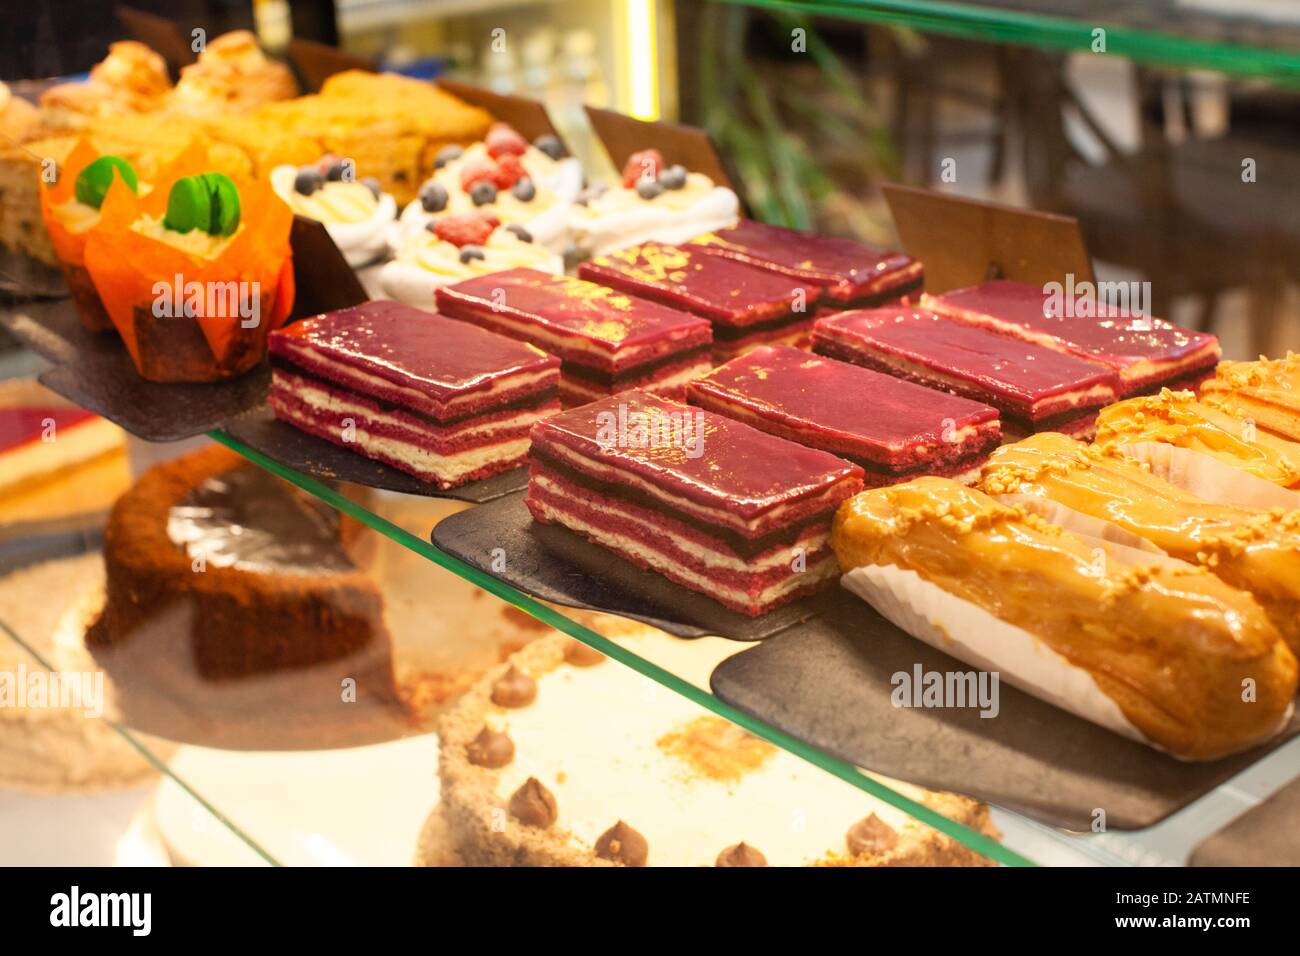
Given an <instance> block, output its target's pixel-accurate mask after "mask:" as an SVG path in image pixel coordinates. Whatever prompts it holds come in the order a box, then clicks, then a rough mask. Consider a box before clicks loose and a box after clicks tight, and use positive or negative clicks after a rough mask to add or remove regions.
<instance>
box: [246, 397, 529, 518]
mask: <svg viewBox="0 0 1300 956" xmlns="http://www.w3.org/2000/svg"><path fill="white" fill-rule="evenodd" d="M222 431H224V432H225V433H226V434H227V435H229V436H230V437H231V438H234V439H235V440H236V441H238V442H239V443H241V444H243V445H247V446H248V447H249V448H251V449H252V450H253V451H257V452H261V453H262V454H263V455H265V456H266V457H267V458H270V459H272V460H273V461H276V462H279V463H280V464H281V465H284V466H286V467H288V468H292V469H294V470H295V471H299V472H302V473H304V474H308V475H311V476H312V477H313V478H323V479H326V480H328V481H348V482H352V483H353V484H357V485H366V486H368V487H370V488H381V489H383V490H385V491H399V492H401V493H403V494H407V495H423V496H425V497H427V498H453V499H455V500H457V501H468V502H470V503H472V504H481V503H482V502H485V501H493V500H495V499H497V498H500V497H502V496H503V495H508V494H511V493H512V492H516V491H520V490H522V489H523V488H525V487H526V486H527V485H528V469H527V468H516V469H515V470H514V471H508V472H506V473H505V474H501V475H494V476H493V477H491V478H486V479H484V480H482V481H471V482H469V483H468V484H464V485H461V486H460V487H458V488H451V489H449V490H447V491H442V490H440V489H439V488H438V487H437V485H433V484H430V483H428V482H425V481H421V480H420V479H419V478H416V477H415V476H413V475H408V474H406V473H405V472H402V471H398V470H397V469H396V468H390V467H388V466H387V465H385V464H382V463H381V462H377V461H373V460H372V459H370V458H367V457H365V456H364V455H359V454H357V453H356V452H354V451H350V450H349V449H347V448H342V447H340V446H338V445H335V444H333V443H332V442H327V441H325V440H324V439H323V438H317V437H316V436H315V435H309V434H307V433H306V432H303V431H299V430H298V429H296V428H294V427H293V426H292V425H286V424H285V423H284V422H282V421H279V420H277V419H276V418H275V416H274V415H273V414H272V413H271V408H270V406H269V405H262V406H260V407H258V408H256V409H253V410H252V411H250V412H246V413H245V414H243V415H241V416H239V417H238V418H236V419H233V420H231V421H229V422H227V423H226V424H225V425H224V427H223V428H222Z"/></svg>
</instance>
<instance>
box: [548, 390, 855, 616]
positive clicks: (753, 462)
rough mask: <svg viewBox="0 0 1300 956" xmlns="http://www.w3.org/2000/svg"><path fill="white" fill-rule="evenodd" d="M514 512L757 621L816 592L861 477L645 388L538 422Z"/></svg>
mask: <svg viewBox="0 0 1300 956" xmlns="http://www.w3.org/2000/svg"><path fill="white" fill-rule="evenodd" d="M532 439H533V446H532V451H531V455H530V458H531V461H532V468H531V471H530V476H529V483H528V496H527V498H525V499H524V503H525V504H526V505H527V506H528V510H529V511H531V512H532V515H533V518H535V519H536V520H537V521H541V522H543V523H546V524H551V523H554V524H560V525H563V526H564V527H566V528H568V529H569V530H570V531H574V532H576V533H577V534H580V535H582V536H583V537H585V538H587V539H588V540H589V541H592V542H594V543H596V544H599V545H601V546H602V547H605V548H608V549H609V550H611V551H613V552H614V553H615V554H617V555H619V556H621V557H623V558H626V559H627V560H629V561H631V562H632V563H634V564H636V565H638V566H640V567H643V568H650V569H653V570H655V571H658V572H659V573H660V574H662V575H663V576H664V577H666V578H668V579H669V580H670V581H674V582H676V583H677V584H680V585H682V586H684V587H688V588H691V589H693V590H695V591H699V592H701V593H703V594H707V595H708V596H709V597H711V598H713V599H714V600H716V601H718V602H719V603H721V604H723V605H725V606H726V607H729V608H731V609H732V610H735V611H739V612H740V613H742V614H747V615H750V616H751V617H752V616H757V615H760V614H764V613H766V612H767V611H770V610H772V609H773V608H776V607H780V606H781V605H783V604H788V603H789V602H791V601H794V600H796V599H797V598H799V597H802V596H804V595H805V594H809V593H811V592H813V591H815V590H817V589H818V588H820V587H821V586H822V585H823V584H825V583H826V582H827V581H828V580H829V579H830V578H831V576H833V575H834V573H835V561H834V558H833V556H832V555H831V553H830V550H829V548H828V545H827V535H828V533H829V527H830V518H831V514H832V512H833V511H834V509H835V507H836V505H838V504H839V503H840V502H841V501H843V500H844V499H845V498H847V497H849V496H850V495H852V494H854V493H855V492H857V491H858V490H859V489H860V488H861V487H862V469H861V468H859V467H858V466H857V465H853V464H850V463H849V462H847V461H844V460H843V459H841V458H836V457H835V456H834V455H829V454H827V453H826V452H822V451H816V450H815V449H812V448H805V447H803V446H802V445H796V444H794V443H793V442H788V441H785V440H784V439H781V438H777V437H775V436H773V435H768V434H767V433H765V432H761V431H759V430H758V429H756V428H752V427H750V426H749V425H744V424H742V423H740V422H737V421H733V420H731V419H728V418H724V417H723V416H721V415H715V414H713V413H712V412H705V411H701V410H699V409H694V408H690V407H689V406H686V405H680V404H678V403H677V402H672V401H669V400H667V399H664V398H661V397H659V396H656V395H650V394H647V393H645V392H640V391H631V392H623V393H621V394H619V395H614V396H611V397H609V398H605V399H601V400H599V401H595V402H592V403H591V404H589V405H583V406H581V407H579V408H574V409H570V410H568V411H565V412H561V413H560V414H559V415H555V416H553V417H551V418H547V419H543V420H542V421H541V422H539V423H538V424H537V425H536V426H535V427H534V428H533V432H532Z"/></svg>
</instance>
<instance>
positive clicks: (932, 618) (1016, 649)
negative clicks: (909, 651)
mask: <svg viewBox="0 0 1300 956" xmlns="http://www.w3.org/2000/svg"><path fill="white" fill-rule="evenodd" d="M840 584H842V585H843V586H844V587H845V588H847V589H848V590H849V591H852V592H853V593H854V594H856V595H857V596H858V597H860V598H862V599H863V600H864V601H866V602H867V603H868V604H870V605H871V606H872V607H873V608H875V609H876V610H877V611H879V612H880V613H881V614H882V615H883V616H884V617H886V618H888V619H889V620H890V621H892V622H893V623H894V624H896V625H898V627H900V628H902V629H903V630H904V631H906V632H907V633H909V634H911V635H912V636H913V637H916V638H919V639H920V640H922V641H925V643H927V644H929V645H930V646H931V647H934V648H937V649H938V650H941V651H943V652H944V653H945V654H951V655H952V656H953V657H956V658H958V659H959V660H962V661H965V662H966V663H967V664H970V665H972V666H973V667H976V668H978V669H980V670H985V671H995V672H997V673H998V679H999V680H1004V681H1006V682H1007V683H1009V684H1012V685H1013V686H1015V687H1019V688H1020V689H1021V690H1023V691H1025V692H1026V693H1028V694H1033V695H1034V696H1035V697H1037V698H1039V699H1040V700H1045V701H1047V702H1048V703H1049V704H1052V705H1054V706H1056V707H1060V708H1061V709H1062V710H1067V711H1069V712H1070V713H1072V714H1075V715H1077V716H1079V717H1082V718H1083V719H1084V720H1088V721H1091V722H1092V723H1094V724H1097V725H1099V726H1101V727H1105V728H1107V729H1108V730H1113V731H1115V733H1117V734H1121V735H1123V736H1125V737H1128V738H1129V739H1131V740H1136V741H1138V742H1140V743H1144V744H1147V745H1148V746H1151V747H1155V748H1156V749H1157V750H1160V749H1162V748H1160V747H1158V746H1157V745H1156V744H1154V743H1152V742H1151V741H1150V740H1148V739H1147V738H1146V737H1144V736H1143V735H1142V733H1141V732H1140V731H1139V730H1138V729H1137V728H1136V727H1135V726H1133V723H1132V722H1131V721H1130V720H1129V719H1128V718H1127V717H1125V716H1124V712H1123V711H1122V710H1120V708H1119V705H1118V704H1116V703H1115V701H1113V700H1111V699H1110V698H1109V697H1107V696H1106V695H1105V694H1104V693H1102V691H1101V688H1100V687H1098V686H1097V682H1096V681H1095V680H1094V679H1093V677H1092V674H1091V673H1089V672H1088V671H1086V670H1084V669H1083V668H1082V667H1076V666H1074V665H1073V664H1071V663H1070V662H1069V661H1067V660H1066V659H1065V658H1064V657H1062V656H1061V655H1060V654H1058V653H1056V652H1055V651H1054V650H1052V649H1051V648H1050V647H1048V646H1047V644H1045V643H1044V642H1043V641H1041V640H1039V639H1038V638H1036V637H1035V636H1034V635H1032V634H1030V633H1029V632H1028V631H1026V630H1025V629H1024V628H1020V627H1016V626H1015V625H1014V624H1008V623H1007V622H1006V621H1003V620H1001V619H999V618H997V617H995V616H993V615H992V614H990V613H989V612H988V611H986V610H984V609H983V608H982V607H980V606H979V605H977V604H973V603H971V602H970V601H967V600H965V599H964V598H959V597H957V596H955V595H953V594H949V593H948V592H947V591H945V590H944V589H943V588H941V587H939V586H938V585H937V584H932V583H931V582H929V581H926V580H925V579H924V578H922V577H921V576H920V575H919V574H917V573H916V572H915V571H909V570H903V569H902V568H897V567H893V566H892V565H890V566H882V565H866V566H864V567H860V568H854V569H853V570H852V571H849V572H848V573H847V574H845V575H844V576H843V577H842V578H840Z"/></svg>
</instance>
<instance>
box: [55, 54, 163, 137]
mask: <svg viewBox="0 0 1300 956" xmlns="http://www.w3.org/2000/svg"><path fill="white" fill-rule="evenodd" d="M171 85H172V84H171V79H170V78H169V77H168V76H167V64H166V63H165V62H164V61H163V58H162V57H161V56H159V55H158V54H157V53H155V52H154V51H153V50H151V49H150V48H149V47H147V46H145V45H144V44H143V43H137V42H136V41H135V40H121V41H119V42H117V43H113V44H110V45H109V48H108V56H106V57H104V59H103V61H102V62H101V63H99V64H97V65H96V66H94V67H93V68H92V69H91V71H90V77H89V79H87V80H84V81H78V82H75V83H60V84H59V85H58V86H52V87H50V88H49V89H48V90H46V91H45V92H44V93H42V94H41V101H40V102H41V111H42V113H43V115H44V119H45V122H46V124H47V125H48V126H50V127H51V128H56V129H81V128H82V127H84V126H85V125H86V124H88V123H89V122H90V121H91V120H92V119H94V118H95V117H98V116H121V115H124V114H130V113H146V112H149V111H151V110H156V109H159V108H160V107H161V106H162V105H163V101H164V99H165V98H166V96H167V94H168V92H169V91H170V90H171Z"/></svg>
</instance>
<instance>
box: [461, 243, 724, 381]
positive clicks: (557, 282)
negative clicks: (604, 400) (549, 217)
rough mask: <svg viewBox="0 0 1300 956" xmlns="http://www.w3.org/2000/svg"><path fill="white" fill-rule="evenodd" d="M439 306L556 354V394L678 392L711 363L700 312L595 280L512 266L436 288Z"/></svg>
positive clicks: (707, 331)
mask: <svg viewBox="0 0 1300 956" xmlns="http://www.w3.org/2000/svg"><path fill="white" fill-rule="evenodd" d="M437 301H438V310H439V311H440V312H441V313H442V314H443V315H445V316H449V317H450V318H453V319H464V320H465V321H467V322H473V323H474V324H475V325H480V326H482V327H483V328H485V329H490V330H491V331H493V332H500V333H502V334H503V335H508V336H510V337H511V338H516V339H522V340H523V341H525V342H531V343H532V344H533V345H536V346H537V347H538V348H540V349H543V350H544V351H546V352H549V353H550V354H551V355H558V356H559V357H560V360H561V363H562V364H561V366H560V399H561V401H562V402H563V403H564V405H565V406H571V405H581V404H583V403H584V402H590V401H592V400H594V399H597V398H601V397H602V396H605V395H611V394H614V393H615V392H622V391H626V390H627V389H629V388H643V389H645V390H647V391H651V392H656V393H658V394H661V395H667V396H669V397H671V398H681V397H683V395H684V387H685V385H686V383H687V382H688V381H689V380H690V379H692V378H694V377H696V376H697V375H702V374H703V373H705V372H707V371H708V370H709V369H710V368H711V367H712V362H711V361H710V347H711V343H712V341H713V339H712V334H711V332H710V326H709V323H708V322H707V321H705V320H704V319H701V318H698V317H697V316H694V315H691V314H690V313H688V312H681V311H678V310H677V309H670V308H668V307H667V306H664V305H659V304H658V303H656V302H651V301H649V300H648V299H638V298H635V297H633V296H630V295H626V294H625V293H622V292H618V291H615V290H614V289H610V288H608V287H606V286H602V285H596V284H595V283H594V282H584V281H583V280H582V279H575V278H572V277H570V276H555V275H548V274H546V273H544V272H538V271H537V270H535V269H510V270H508V271H506V272H497V273H494V274H493V275H488V276H479V277H476V278H473V279H466V280H465V281H464V282H458V283H457V284H456V285H453V286H446V287H444V288H441V289H439V290H438V299H437Z"/></svg>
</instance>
